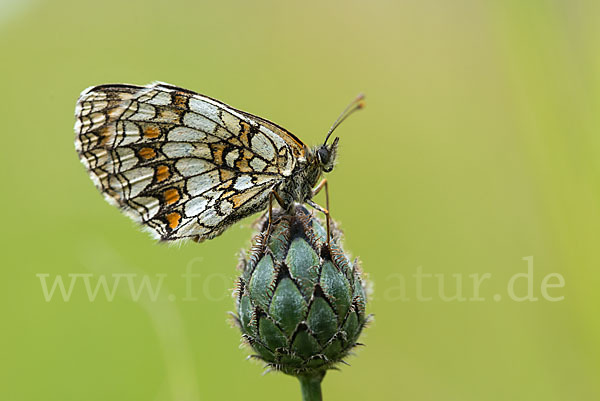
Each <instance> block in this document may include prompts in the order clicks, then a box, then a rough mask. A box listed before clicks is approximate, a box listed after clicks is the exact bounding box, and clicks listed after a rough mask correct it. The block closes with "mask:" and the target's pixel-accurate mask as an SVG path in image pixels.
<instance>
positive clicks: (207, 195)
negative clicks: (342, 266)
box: [75, 82, 363, 244]
mask: <svg viewBox="0 0 600 401" xmlns="http://www.w3.org/2000/svg"><path fill="white" fill-rule="evenodd" d="M362 107H363V96H362V95H359V96H358V97H357V98H356V99H355V100H354V101H353V102H352V103H351V104H350V105H349V106H348V107H347V108H346V109H345V110H344V112H343V113H342V114H341V115H340V117H339V118H338V119H337V120H336V122H335V123H334V125H333V126H332V127H331V129H330V130H329V132H328V133H327V136H326V138H325V141H324V142H323V144H322V145H319V146H315V147H313V148H309V147H308V146H306V145H305V144H304V143H303V142H302V141H301V140H300V139H298V138H297V137H296V136H294V135H293V134H292V133H291V132H289V131H287V130H286V129H285V128H282V127H280V126H279V125H277V124H274V123H272V122H270V121H267V120H265V119H263V118H260V117H258V116H255V115H252V114H249V113H246V112H244V111H241V110H237V109H234V108H233V107H230V106H228V105H226V104H224V103H222V102H220V101H218V100H215V99H212V98H210V97H207V96H204V95H201V94H198V93H195V92H192V91H190V90H186V89H183V88H179V87H177V86H173V85H169V84H166V83H161V82H155V83H152V84H150V85H147V86H135V85H127V84H110V85H100V86H94V87H90V88H88V89H86V90H84V91H83V92H82V93H81V95H80V97H79V100H78V101H77V106H76V108H75V116H76V123H75V134H76V137H75V148H76V150H77V152H78V154H79V158H80V160H81V162H82V163H83V164H84V165H85V167H86V168H87V170H88V173H89V175H90V177H91V179H92V180H93V181H94V183H95V184H96V186H97V187H98V189H99V190H100V192H102V194H103V195H104V197H105V198H106V200H107V201H108V202H109V203H111V204H112V205H115V206H117V207H119V208H120V209H121V210H122V212H123V213H125V214H126V215H128V216H129V217H131V218H132V219H133V220H135V221H137V222H139V223H141V224H142V226H143V227H144V228H145V229H147V230H148V231H150V233H151V234H152V235H153V236H154V237H155V238H158V239H160V240H164V241H174V240H182V239H192V240H194V241H196V242H201V241H204V240H206V239H211V238H214V237H216V236H218V235H220V234H221V233H222V232H223V231H225V230H226V229H227V228H228V227H230V226H231V225H232V224H234V223H235V222H237V221H238V220H240V219H242V218H244V217H247V216H249V215H252V214H254V213H257V212H260V211H263V210H265V209H266V208H267V206H268V207H269V222H270V217H271V210H272V204H273V199H275V200H276V201H277V202H278V203H279V204H280V205H281V206H282V207H283V208H284V209H289V208H292V207H293V205H294V204H295V203H307V204H309V205H310V206H312V207H314V208H315V209H317V210H319V211H321V212H323V213H325V215H326V217H327V228H328V234H327V236H328V238H327V243H328V244H329V195H328V186H327V180H326V179H323V180H321V181H319V179H320V178H321V176H322V174H323V173H324V172H330V171H331V170H332V169H333V167H334V164H335V162H336V156H337V149H338V141H339V138H335V139H334V140H333V141H332V142H331V143H328V140H329V137H330V136H331V134H332V132H333V131H334V130H335V128H337V126H338V125H339V124H340V123H341V122H342V121H343V120H345V118H346V117H348V116H349V115H350V114H351V113H352V112H353V111H355V110H358V109H359V108H362ZM322 188H325V192H326V195H327V196H326V198H327V207H326V208H322V207H321V206H319V205H318V204H316V203H315V202H313V201H312V198H313V197H314V196H315V195H316V194H317V193H318V192H319V191H320V190H321V189H322Z"/></svg>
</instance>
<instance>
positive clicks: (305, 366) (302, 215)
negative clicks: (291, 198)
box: [235, 206, 368, 377]
mask: <svg viewBox="0 0 600 401" xmlns="http://www.w3.org/2000/svg"><path fill="white" fill-rule="evenodd" d="M259 227H260V228H261V231H260V233H259V234H258V235H256V236H255V237H254V239H253V246H252V248H251V249H250V252H249V254H248V255H245V254H242V257H241V260H240V265H239V269H240V270H241V276H240V277H239V279H238V282H237V285H236V291H235V297H236V307H237V316H236V318H235V320H236V322H237V324H238V326H239V328H240V330H241V332H242V337H243V339H244V340H245V342H246V343H247V344H249V345H250V346H251V347H252V349H253V350H254V351H255V352H256V355H253V356H254V357H256V358H259V359H261V360H263V361H264V362H266V363H267V365H268V366H269V367H270V368H271V369H274V370H278V371H282V372H284V373H287V374H291V375H295V376H307V375H308V376H319V375H320V376H321V377H322V375H323V374H324V373H325V371H326V370H327V369H331V368H333V367H334V366H335V365H336V364H337V363H339V362H343V358H344V357H345V356H347V355H348V353H349V352H350V351H351V350H352V348H354V347H355V346H356V345H358V343H357V340H358V337H359V335H360V333H361V331H362V329H363V327H364V326H365V324H366V323H367V321H368V316H367V315H366V313H365V309H366V302H367V299H366V293H365V284H364V282H363V279H362V278H361V270H360V268H359V266H358V262H357V261H355V262H354V263H350V261H349V259H348V257H347V256H346V255H345V254H344V251H343V250H342V248H341V246H340V237H341V232H340V231H339V230H338V229H336V227H335V224H334V223H333V222H332V227H331V228H332V241H331V245H330V247H331V249H329V247H328V246H327V244H326V242H327V241H326V239H327V234H326V228H325V225H324V224H323V223H321V222H320V221H319V220H318V219H316V218H315V217H314V216H313V215H312V214H311V213H309V212H308V210H307V209H306V208H304V207H303V206H297V207H296V208H295V210H294V211H292V212H289V213H287V212H282V211H281V210H279V211H274V214H273V222H272V225H271V228H270V231H269V224H268V220H267V219H266V217H263V219H262V220H261V221H260V222H259Z"/></svg>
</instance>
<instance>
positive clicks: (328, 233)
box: [306, 178, 331, 249]
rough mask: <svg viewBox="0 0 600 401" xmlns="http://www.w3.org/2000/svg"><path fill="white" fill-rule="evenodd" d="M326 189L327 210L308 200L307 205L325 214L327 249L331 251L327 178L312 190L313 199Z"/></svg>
mask: <svg viewBox="0 0 600 401" xmlns="http://www.w3.org/2000/svg"><path fill="white" fill-rule="evenodd" d="M323 188H325V207H326V208H325V209H323V208H322V207H321V206H319V205H317V204H316V203H315V202H313V201H312V200H310V199H309V200H308V201H307V202H306V203H308V204H309V205H310V206H312V207H313V208H314V209H316V210H318V211H319V212H322V213H323V214H325V219H326V222H327V248H329V249H331V247H330V245H331V227H330V225H331V224H330V217H329V184H328V183H327V178H323V179H322V180H321V182H320V183H319V185H317V186H316V187H315V188H314V189H313V190H312V197H314V196H316V195H317V194H318V193H319V192H321V190H322V189H323Z"/></svg>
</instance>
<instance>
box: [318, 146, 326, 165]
mask: <svg viewBox="0 0 600 401" xmlns="http://www.w3.org/2000/svg"><path fill="white" fill-rule="evenodd" d="M317 157H318V158H319V162H320V163H321V164H327V163H329V150H327V148H326V147H324V146H323V147H321V148H319V150H318V151H317Z"/></svg>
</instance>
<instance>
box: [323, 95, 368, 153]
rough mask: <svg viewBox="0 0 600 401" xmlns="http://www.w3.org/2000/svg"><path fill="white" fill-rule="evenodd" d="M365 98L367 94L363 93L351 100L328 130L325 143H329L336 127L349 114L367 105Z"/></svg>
mask: <svg viewBox="0 0 600 401" xmlns="http://www.w3.org/2000/svg"><path fill="white" fill-rule="evenodd" d="M364 99H365V95H363V94H362V93H361V94H360V95H358V96H357V97H356V98H355V99H354V100H353V101H352V102H350V104H349V105H348V106H346V108H345V109H344V111H342V113H341V114H340V116H339V117H338V118H337V120H335V122H334V123H333V125H332V126H331V128H329V131H328V132H327V136H326V137H325V142H323V145H326V144H327V141H328V140H329V137H330V136H331V134H332V133H333V131H335V129H336V128H337V127H338V126H339V125H340V124H341V123H342V122H344V120H345V119H346V118H348V116H349V115H350V114H352V113H354V112H355V111H356V110H360V109H362V108H363V107H365V102H364Z"/></svg>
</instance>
